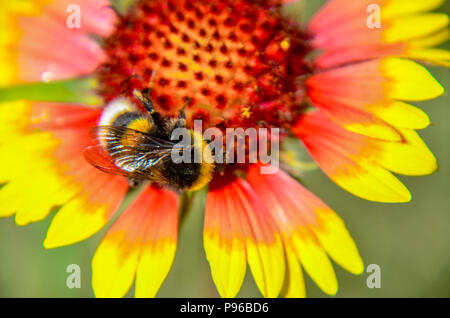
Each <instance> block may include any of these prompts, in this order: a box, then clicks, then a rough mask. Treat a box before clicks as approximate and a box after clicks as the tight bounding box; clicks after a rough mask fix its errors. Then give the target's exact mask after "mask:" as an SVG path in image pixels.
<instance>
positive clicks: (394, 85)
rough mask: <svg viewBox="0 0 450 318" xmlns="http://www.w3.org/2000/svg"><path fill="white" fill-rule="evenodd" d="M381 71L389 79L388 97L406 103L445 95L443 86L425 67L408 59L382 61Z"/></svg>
mask: <svg viewBox="0 0 450 318" xmlns="http://www.w3.org/2000/svg"><path fill="white" fill-rule="evenodd" d="M381 71H382V73H383V74H384V76H386V78H388V80H389V86H388V88H387V90H388V96H389V98H392V99H400V100H406V101H423V100H427V99H432V98H436V97H438V96H440V95H442V94H444V88H443V87H442V85H441V84H439V82H438V81H437V80H436V79H435V78H434V77H433V76H432V75H431V74H430V73H429V72H428V71H427V70H426V69H425V67H423V66H421V65H419V64H417V63H415V62H413V61H409V60H406V59H401V58H388V59H384V60H382V61H381Z"/></svg>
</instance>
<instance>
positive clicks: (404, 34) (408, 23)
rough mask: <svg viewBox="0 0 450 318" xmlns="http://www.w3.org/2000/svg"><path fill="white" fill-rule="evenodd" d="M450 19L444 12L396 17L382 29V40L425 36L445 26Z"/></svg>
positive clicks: (395, 40)
mask: <svg viewBox="0 0 450 318" xmlns="http://www.w3.org/2000/svg"><path fill="white" fill-rule="evenodd" d="M449 22H450V20H449V17H448V15H446V14H444V13H429V14H422V15H417V16H412V17H402V18H396V19H393V20H392V21H390V25H389V27H388V28H386V30H385V31H384V33H383V35H384V40H385V41H386V42H388V43H396V42H402V41H408V40H410V39H415V38H421V37H425V36H427V35H429V34H433V33H435V32H438V31H440V30H442V29H444V28H446V27H447V26H448V24H449Z"/></svg>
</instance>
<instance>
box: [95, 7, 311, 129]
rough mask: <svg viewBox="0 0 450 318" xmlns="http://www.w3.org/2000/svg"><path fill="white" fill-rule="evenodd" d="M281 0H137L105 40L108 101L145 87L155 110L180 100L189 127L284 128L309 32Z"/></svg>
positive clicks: (294, 111) (103, 74)
mask: <svg viewBox="0 0 450 318" xmlns="http://www.w3.org/2000/svg"><path fill="white" fill-rule="evenodd" d="M277 2H280V1H243V0H225V1H224V0H221V1H189V0H173V1H166V0H164V1H162V0H161V1H156V0H155V1H141V2H139V3H138V4H137V5H136V6H135V7H134V8H132V9H131V10H130V12H129V13H128V14H127V15H126V16H124V17H123V18H122V19H121V20H120V21H119V23H118V25H117V28H116V31H115V33H114V34H113V35H112V36H110V37H109V38H108V39H106V41H105V51H106V52H107V55H108V59H107V61H106V62H105V63H104V64H103V65H102V66H101V67H100V68H99V70H98V76H99V79H100V84H101V85H100V90H101V94H102V95H103V96H104V98H105V99H106V101H110V100H112V99H114V98H116V97H118V96H120V95H125V96H129V97H130V98H132V92H133V90H134V89H144V88H150V90H151V96H152V98H153V100H154V102H155V103H156V108H157V110H158V111H160V112H162V113H164V114H165V115H176V114H177V111H178V110H179V109H181V108H183V106H186V109H185V110H186V114H187V119H188V121H187V122H188V126H189V125H192V122H193V120H194V119H201V120H202V121H203V128H204V129H206V128H208V127H211V126H216V127H219V128H220V127H223V128H225V127H244V128H245V127H262V126H265V127H283V126H285V125H286V124H289V123H291V122H292V121H293V120H296V119H297V117H298V116H299V114H300V113H301V111H300V109H301V107H300V105H301V103H302V101H303V92H301V90H299V88H298V85H297V84H296V81H297V80H298V77H299V76H302V75H305V74H307V73H308V67H307V64H306V63H305V56H306V54H308V53H309V48H308V46H307V41H306V40H307V36H306V34H305V33H304V32H303V31H302V29H301V28H300V27H299V26H298V25H297V24H295V23H293V22H292V21H290V20H288V19H287V18H285V17H283V16H282V15H281V12H280V5H279V4H278V3H277Z"/></svg>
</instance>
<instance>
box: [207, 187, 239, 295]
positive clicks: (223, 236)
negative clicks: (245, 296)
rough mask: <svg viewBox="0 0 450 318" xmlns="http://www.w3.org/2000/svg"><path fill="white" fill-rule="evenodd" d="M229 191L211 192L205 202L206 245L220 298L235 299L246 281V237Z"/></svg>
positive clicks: (220, 189)
mask: <svg viewBox="0 0 450 318" xmlns="http://www.w3.org/2000/svg"><path fill="white" fill-rule="evenodd" d="M227 194H228V192H227V188H216V189H214V190H210V191H209V193H208V199H207V201H206V210H205V226H204V233H203V242H204V243H203V244H204V248H205V253H206V257H207V259H208V261H209V265H210V267H211V274H212V277H213V280H214V283H215V285H216V288H217V290H218V292H219V294H220V296H222V297H225V298H230V297H235V296H236V295H237V293H238V292H239V290H240V288H241V285H242V283H243V281H244V278H245V272H246V267H247V256H246V252H245V238H244V234H243V232H242V228H241V225H240V221H239V218H238V215H237V213H236V211H235V210H234V209H233V208H232V207H231V206H229V204H230V203H229V199H228V197H227Z"/></svg>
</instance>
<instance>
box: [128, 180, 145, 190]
mask: <svg viewBox="0 0 450 318" xmlns="http://www.w3.org/2000/svg"><path fill="white" fill-rule="evenodd" d="M127 180H128V186H129V187H130V188H137V187H138V186H140V185H141V184H142V181H141V180H138V179H133V178H127Z"/></svg>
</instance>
